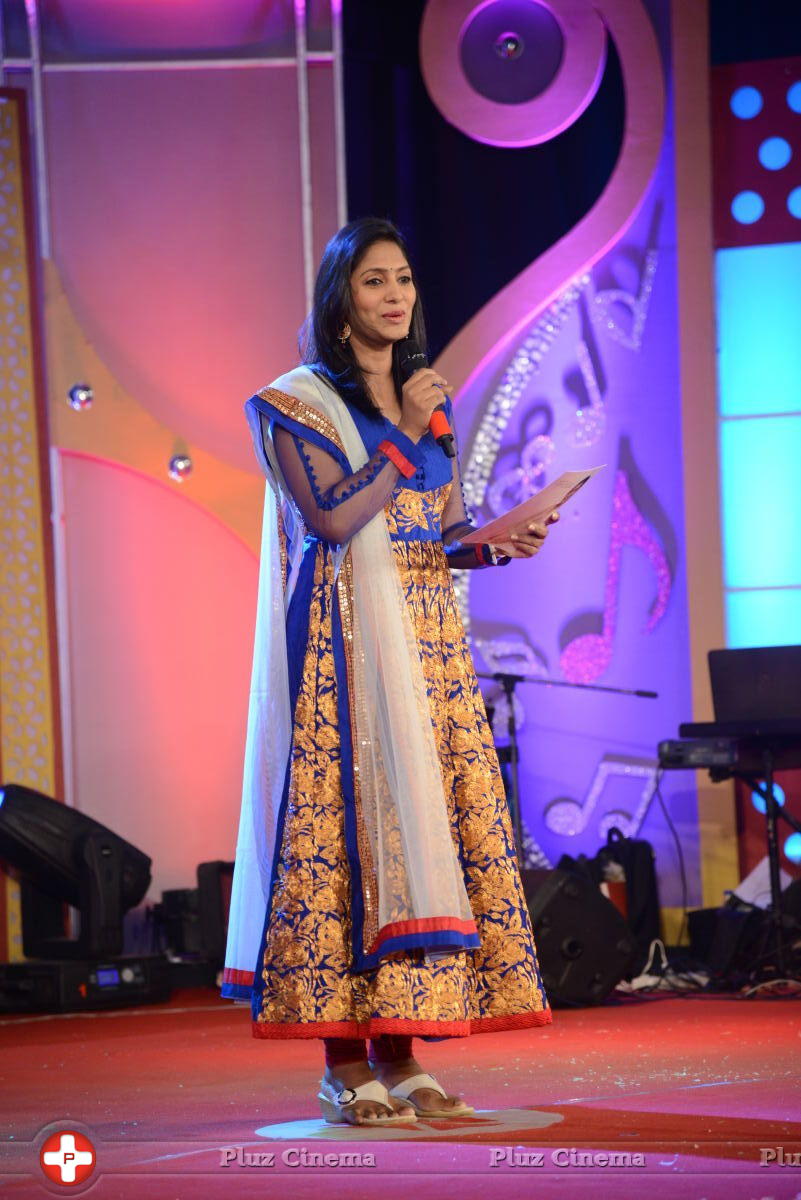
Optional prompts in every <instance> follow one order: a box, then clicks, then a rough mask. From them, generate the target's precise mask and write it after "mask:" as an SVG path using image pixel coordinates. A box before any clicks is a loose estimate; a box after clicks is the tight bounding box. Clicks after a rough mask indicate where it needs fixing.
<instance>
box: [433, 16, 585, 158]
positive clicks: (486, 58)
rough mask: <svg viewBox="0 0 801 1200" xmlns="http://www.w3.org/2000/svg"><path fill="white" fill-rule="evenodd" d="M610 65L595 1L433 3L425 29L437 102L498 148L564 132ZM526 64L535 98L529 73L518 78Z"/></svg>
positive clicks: (455, 119)
mask: <svg viewBox="0 0 801 1200" xmlns="http://www.w3.org/2000/svg"><path fill="white" fill-rule="evenodd" d="M549 18H550V19H549ZM496 26H497V28H496ZM501 27H502V28H503V33H504V34H506V35H508V37H507V44H508V46H509V48H510V50H512V51H513V53H510V54H509V55H507V56H505V55H503V54H502V53H500V52H499V49H498V37H499V29H500V28H501ZM537 30H539V36H536V31H537ZM532 31H534V36H533V35H532ZM527 33H528V37H527V36H526V35H527ZM501 36H503V35H501ZM482 39H484V40H486V43H487V44H486V46H485V47H482V45H481V40H482ZM503 44H504V43H503V41H502V42H501V45H502V46H503ZM605 62H606V29H605V27H604V24H603V22H602V20H601V19H600V17H599V15H598V13H597V12H596V11H595V10H594V9H593V8H592V7H591V6H590V5H589V4H588V3H587V0H484V2H483V3H476V0H448V2H447V3H441V2H438V3H429V4H428V5H427V7H426V10H425V13H424V15H423V21H422V24H421V26H420V64H421V68H422V72H423V78H424V79H425V83H426V87H427V89H428V93H429V95H430V96H431V99H432V101H433V102H434V104H436V106H437V108H438V109H439V111H440V112H441V113H442V115H443V116H444V117H445V119H446V120H447V121H449V122H450V123H451V124H452V125H455V126H456V128H457V129H460V130H461V131H462V133H465V134H467V136H468V137H471V138H474V139H475V140H476V141H479V142H485V143H487V144H488V145H493V146H506V147H516V146H534V145H537V144H538V143H540V142H545V141H548V140H549V139H550V138H552V137H554V136H555V135H556V134H558V133H561V131H562V130H563V129H566V128H567V127H568V126H569V125H571V124H572V123H573V121H575V120H576V118H577V117H578V116H579V115H580V114H581V113H582V112H583V111H584V109H585V108H586V107H587V105H588V104H589V103H590V101H591V100H592V98H593V96H594V95H595V93H596V91H597V90H598V85H599V83H600V81H601V76H602V74H603V69H604V65H605ZM523 64H526V65H525V76H526V77H527V78H528V79H529V80H530V81H531V82H530V83H529V85H528V94H529V95H530V94H531V92H532V91H535V92H537V94H536V95H534V96H533V97H532V98H527V95H526V86H525V85H524V83H523V75H522V74H521V77H520V80H519V81H517V79H516V76H515V77H513V73H516V72H517V70H518V68H520V67H521V66H523ZM465 67H467V72H469V77H468V73H466V70H465ZM504 67H506V68H507V71H508V80H509V81H508V83H507V84H504V83H503V82H502V77H503V69H504ZM479 88H480V89H481V90H478V89H479ZM543 88H544V90H539V89H543ZM482 93H483V94H482ZM491 96H503V97H504V98H503V99H492V98H491ZM516 96H520V97H521V99H520V100H516V99H515V97H516Z"/></svg>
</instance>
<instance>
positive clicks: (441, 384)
mask: <svg viewBox="0 0 801 1200" xmlns="http://www.w3.org/2000/svg"><path fill="white" fill-rule="evenodd" d="M448 386H449V385H448V381H447V379H443V377H442V376H441V375H440V374H439V373H438V372H437V371H435V370H434V369H433V368H432V367H421V369H420V370H419V371H415V373H414V375H410V376H409V378H408V379H407V380H406V382H405V383H404V385H403V389H402V392H401V405H402V410H401V419H400V421H398V429H399V430H400V431H401V433H405V434H406V436H407V437H410V438H412V440H413V441H419V439H420V438H421V437H422V436H423V434H424V433H425V432H426V430H427V429H428V422H429V420H430V418H431V414H432V412H433V411H434V409H435V408H436V407H437V405H438V404H442V402H443V401H444V399H445V396H446V394H447V390H448Z"/></svg>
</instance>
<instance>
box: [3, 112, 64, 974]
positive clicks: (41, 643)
mask: <svg viewBox="0 0 801 1200" xmlns="http://www.w3.org/2000/svg"><path fill="white" fill-rule="evenodd" d="M0 176H1V177H2V180H3V187H2V188H0V231H1V232H0V306H2V315H0V546H2V553H1V554H0V779H2V781H3V782H5V783H22V784H27V785H28V786H30V787H33V788H36V790H37V791H41V792H45V793H47V794H48V795H51V796H52V795H56V794H57V793H58V792H60V790H61V786H60V783H61V781H60V779H59V778H58V770H59V766H58V764H59V761H60V759H59V755H58V752H57V745H56V736H57V730H58V723H57V719H56V715H55V714H56V712H57V695H58V684H57V679H56V678H55V672H54V667H53V664H54V654H53V648H54V646H55V641H56V631H55V629H54V628H53V627H52V624H51V622H52V614H53V612H54V607H53V604H52V602H51V601H52V597H51V595H50V594H49V593H50V585H51V580H52V572H51V569H50V541H49V537H48V536H47V532H48V522H49V520H50V504H49V491H50V489H49V481H48V479H47V477H46V476H43V474H42V466H43V463H46V462H47V458H46V447H47V432H46V429H44V428H43V427H42V426H41V425H40V420H39V418H40V414H41V413H42V412H43V408H42V407H41V406H40V405H38V404H37V396H36V382H35V376H34V370H35V363H36V353H37V351H36V344H35V334H34V327H33V320H32V312H31V291H30V281H29V278H28V269H27V254H28V236H29V230H28V229H27V228H26V214H25V205H24V195H23V182H22V166H21V123H20V111H19V107H18V102H17V101H16V100H14V99H11V98H5V97H4V98H2V100H0ZM2 884H3V886H4V887H5V891H6V896H5V900H6V903H5V906H4V907H5V910H6V926H7V927H6V930H5V931H4V930H0V943H2V940H3V935H4V934H5V935H6V937H7V951H8V958H9V959H10V960H12V961H13V960H18V959H20V958H22V938H21V929H20V924H21V922H20V910H19V889H18V886H17V884H16V883H15V881H14V880H12V879H10V878H8V879H7V878H4V877H2ZM0 949H2V945H1V944H0Z"/></svg>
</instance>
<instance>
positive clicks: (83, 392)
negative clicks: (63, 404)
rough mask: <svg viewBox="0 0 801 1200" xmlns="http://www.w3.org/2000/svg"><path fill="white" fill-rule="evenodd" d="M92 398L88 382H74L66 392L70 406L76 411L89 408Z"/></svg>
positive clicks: (92, 393) (93, 395) (92, 394)
mask: <svg viewBox="0 0 801 1200" xmlns="http://www.w3.org/2000/svg"><path fill="white" fill-rule="evenodd" d="M94 398H95V394H94V392H93V391H92V388H91V385H90V384H88V383H74V384H73V385H72V387H71V388H70V390H69V391H68V392H67V399H68V400H69V404H70V408H74V409H75V411H76V412H83V410H84V409H86V408H91V407H92V401H93V400H94Z"/></svg>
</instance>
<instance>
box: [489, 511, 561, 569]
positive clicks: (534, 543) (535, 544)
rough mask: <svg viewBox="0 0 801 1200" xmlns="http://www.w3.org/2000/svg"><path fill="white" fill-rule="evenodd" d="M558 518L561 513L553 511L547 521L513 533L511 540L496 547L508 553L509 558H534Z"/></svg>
mask: <svg viewBox="0 0 801 1200" xmlns="http://www.w3.org/2000/svg"><path fill="white" fill-rule="evenodd" d="M558 520H559V513H558V512H552V513H551V515H550V516H549V517H548V518H547V519H546V520H545V521H541V522H537V523H536V524H532V525H529V527H528V529H527V530H526V531H525V532H522V533H513V534H511V535H510V541H508V542H504V543H503V546H496V547H495V549H496V550H498V551H499V552H500V553H501V554H507V555H508V556H509V558H533V557H534V555H535V554H538V553H539V551H540V550H541V549H542V547H543V546H544V544H545V539H546V537H547V536H548V526H549V525H555V524H556V522H557V521H558Z"/></svg>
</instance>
